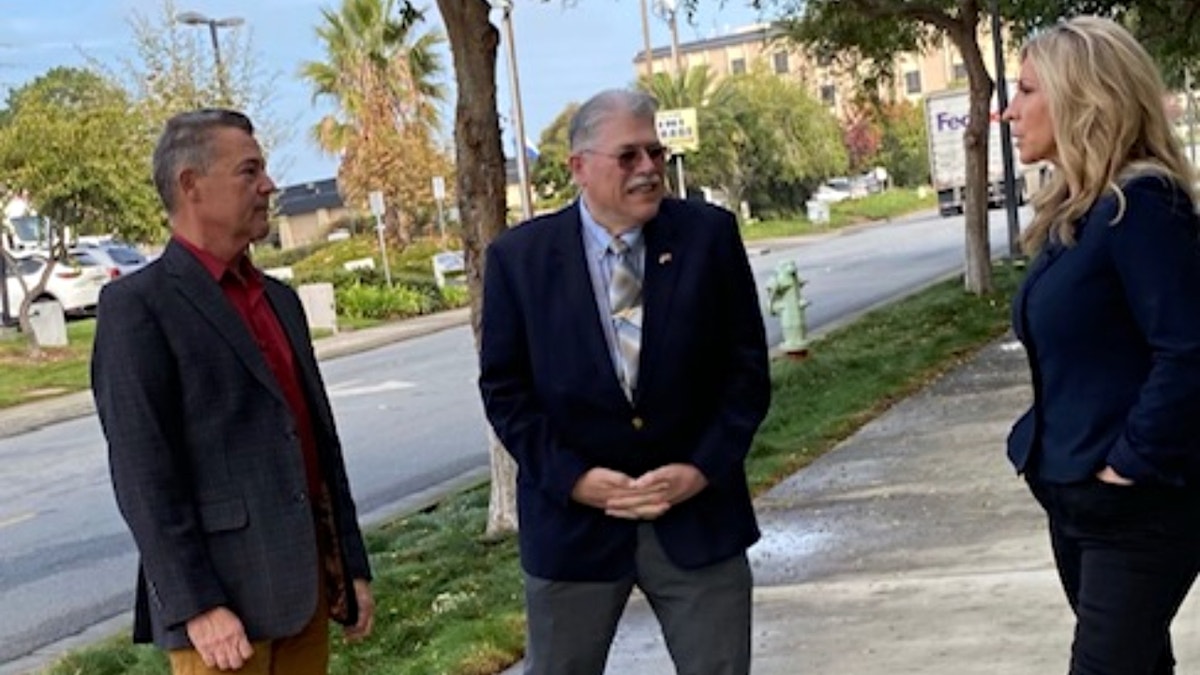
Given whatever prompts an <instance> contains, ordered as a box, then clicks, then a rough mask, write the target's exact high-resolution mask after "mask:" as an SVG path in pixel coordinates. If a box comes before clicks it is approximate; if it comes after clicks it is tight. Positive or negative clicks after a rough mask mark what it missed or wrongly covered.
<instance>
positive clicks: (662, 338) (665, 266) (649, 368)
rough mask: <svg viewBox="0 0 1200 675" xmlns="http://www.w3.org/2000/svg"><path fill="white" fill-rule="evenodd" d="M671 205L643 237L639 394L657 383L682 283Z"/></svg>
mask: <svg viewBox="0 0 1200 675" xmlns="http://www.w3.org/2000/svg"><path fill="white" fill-rule="evenodd" d="M669 205H670V202H668V201H664V202H663V204H662V208H660V210H659V212H658V215H657V216H656V217H655V218H654V219H653V220H651V221H650V222H649V223H646V226H645V227H644V228H643V230H642V236H643V237H644V240H645V243H646V260H645V263H644V265H643V273H642V308H643V312H642V348H641V351H640V353H639V357H638V360H639V363H638V388H637V390H638V392H639V394H640V392H642V391H645V390H646V387H647V385H649V384H650V383H652V382H653V379H654V364H655V362H656V361H657V360H658V359H656V358H655V356H656V355H657V354H658V353H659V351H660V350H661V349H664V348H665V345H666V342H667V334H668V331H669V329H670V321H669V319H668V317H670V316H671V301H672V299H673V298H674V297H675V285H676V281H677V280H678V279H679V274H678V273H677V270H678V269H679V265H680V264H681V263H686V262H687V261H686V260H683V261H680V260H677V259H676V256H679V255H681V252H680V251H677V250H676V248H677V247H676V245H675V244H676V237H675V233H676V227H677V226H678V224H677V223H675V222H674V221H673V220H672V219H671V216H670V213H668V210H669V208H670V206H669Z"/></svg>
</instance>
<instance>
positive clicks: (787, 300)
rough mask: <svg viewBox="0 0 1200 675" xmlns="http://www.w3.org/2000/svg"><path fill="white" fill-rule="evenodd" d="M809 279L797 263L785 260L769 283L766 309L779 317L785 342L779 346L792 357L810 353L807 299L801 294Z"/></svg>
mask: <svg viewBox="0 0 1200 675" xmlns="http://www.w3.org/2000/svg"><path fill="white" fill-rule="evenodd" d="M805 283H806V282H805V281H804V280H803V279H801V278H800V273H799V272H797V271H796V263H794V262H792V261H790V260H785V261H784V262H782V263H780V264H779V267H777V268H776V269H775V276H774V277H773V278H772V279H771V281H770V282H768V284H767V295H768V297H769V298H770V300H769V301H768V305H767V309H768V310H769V311H770V312H771V315H772V316H778V317H779V327H780V328H781V329H782V331H783V343H782V344H780V345H779V348H780V349H781V350H783V352H784V353H785V354H787V355H789V356H793V357H801V356H804V355H805V354H807V353H808V339H807V338H806V337H805V333H806V332H807V328H806V321H805V318H804V309H805V308H806V307H808V301H807V300H805V299H804V298H803V297H801V295H800V290H801V289H802V288H804V284H805Z"/></svg>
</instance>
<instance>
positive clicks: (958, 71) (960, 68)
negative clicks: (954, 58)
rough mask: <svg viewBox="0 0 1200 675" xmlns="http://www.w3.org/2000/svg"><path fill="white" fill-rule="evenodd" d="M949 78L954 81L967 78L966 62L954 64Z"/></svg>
mask: <svg viewBox="0 0 1200 675" xmlns="http://www.w3.org/2000/svg"><path fill="white" fill-rule="evenodd" d="M950 79H951V80H956V81H957V80H965V79H967V64H965V63H956V64H954V72H953V75H952V76H951V78H950Z"/></svg>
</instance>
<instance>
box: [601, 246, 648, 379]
mask: <svg viewBox="0 0 1200 675" xmlns="http://www.w3.org/2000/svg"><path fill="white" fill-rule="evenodd" d="M608 250H609V252H610V253H612V256H613V269H612V281H611V282H610V283H609V285H608V304H609V307H610V308H612V321H613V332H614V337H615V338H616V340H617V354H618V356H619V360H620V363H619V364H618V365H619V368H618V369H617V374H618V375H619V376H620V378H621V387H622V388H623V389H624V390H625V396H626V397H627V398H628V399H629V400H630V401H632V400H633V392H634V390H635V389H637V378H638V354H639V352H640V351H641V348H642V281H641V279H639V278H638V274H637V269H636V268H635V267H634V265H633V252H632V251H631V250H630V248H629V244H627V243H625V241H624V240H623V239H621V238H620V237H613V239H612V242H611V243H609V245H608Z"/></svg>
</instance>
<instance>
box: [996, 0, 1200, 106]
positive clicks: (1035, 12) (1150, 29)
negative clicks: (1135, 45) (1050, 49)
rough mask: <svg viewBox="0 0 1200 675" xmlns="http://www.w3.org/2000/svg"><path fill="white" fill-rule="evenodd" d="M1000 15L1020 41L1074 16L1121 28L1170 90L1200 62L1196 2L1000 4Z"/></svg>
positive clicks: (1005, 0)
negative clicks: (1156, 64)
mask: <svg viewBox="0 0 1200 675" xmlns="http://www.w3.org/2000/svg"><path fill="white" fill-rule="evenodd" d="M1000 14H1001V16H1004V17H1005V18H1007V19H1009V20H1010V21H1011V22H1012V24H1013V25H1014V27H1015V29H1016V30H1015V32H1016V35H1017V36H1018V37H1023V36H1024V35H1026V34H1028V33H1031V32H1033V31H1036V30H1038V29H1041V28H1045V27H1048V26H1050V25H1053V24H1054V23H1055V22H1057V21H1058V20H1059V19H1060V18H1062V17H1070V16H1075V15H1078V14H1097V15H1100V16H1107V17H1110V18H1112V19H1115V20H1116V21H1119V22H1120V23H1122V24H1124V25H1125V26H1126V27H1128V28H1129V29H1130V31H1131V32H1133V34H1134V35H1135V36H1136V37H1137V38H1138V40H1140V41H1141V43H1142V44H1143V45H1145V47H1146V49H1147V50H1148V51H1150V53H1151V54H1153V55H1154V57H1155V58H1156V59H1157V60H1158V62H1159V64H1160V65H1161V66H1162V67H1163V71H1164V73H1165V74H1166V76H1167V80H1168V81H1169V82H1170V83H1171V84H1172V86H1177V87H1178V86H1181V85H1182V84H1183V82H1184V70H1185V69H1188V68H1195V67H1196V66H1197V65H1198V63H1200V4H1197V3H1196V2H1195V0H1020V1H1019V2H1018V1H1017V0H1001V1H1000Z"/></svg>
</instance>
